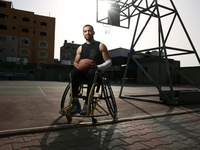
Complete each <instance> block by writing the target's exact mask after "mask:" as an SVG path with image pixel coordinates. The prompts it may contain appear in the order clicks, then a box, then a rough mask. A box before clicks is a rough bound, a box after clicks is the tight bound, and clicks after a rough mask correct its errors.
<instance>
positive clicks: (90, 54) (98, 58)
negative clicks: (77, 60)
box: [81, 41, 104, 65]
mask: <svg viewBox="0 0 200 150" xmlns="http://www.w3.org/2000/svg"><path fill="white" fill-rule="evenodd" d="M99 45H100V42H98V41H95V42H94V43H92V44H87V43H84V44H83V45H82V50H81V59H91V60H93V61H94V62H95V63H96V64H97V65H99V64H102V63H103V62H104V60H103V56H102V54H101V52H100V50H99Z"/></svg>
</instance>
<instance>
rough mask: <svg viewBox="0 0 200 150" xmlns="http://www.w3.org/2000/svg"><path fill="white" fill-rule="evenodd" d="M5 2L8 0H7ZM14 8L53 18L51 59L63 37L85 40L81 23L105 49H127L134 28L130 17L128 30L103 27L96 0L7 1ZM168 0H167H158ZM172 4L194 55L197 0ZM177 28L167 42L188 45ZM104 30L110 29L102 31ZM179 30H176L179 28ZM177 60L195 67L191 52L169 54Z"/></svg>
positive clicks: (199, 29) (199, 27)
mask: <svg viewBox="0 0 200 150" xmlns="http://www.w3.org/2000/svg"><path fill="white" fill-rule="evenodd" d="M8 1H9V0H8ZM10 1H12V4H13V5H12V6H13V8H15V9H19V10H25V11H30V12H34V13H35V14H37V15H42V16H50V17H54V18H56V26H55V47H54V50H55V52H54V58H55V59H60V47H61V46H62V45H63V43H64V40H67V42H69V43H71V42H72V41H74V43H76V44H83V43H84V42H85V39H84V37H83V34H82V28H83V26H84V25H85V24H91V25H93V26H94V29H95V35H94V37H95V40H97V41H100V42H102V43H104V44H105V45H106V46H107V48H108V50H111V49H115V48H119V47H122V48H126V49H130V47H131V42H132V37H133V33H134V29H135V22H134V21H135V20H134V18H133V19H131V25H130V28H129V29H125V28H120V27H112V28H108V27H105V26H104V25H103V24H101V23H98V22H96V0H57V1H55V0H10ZM162 1H169V0H162ZM174 4H175V6H176V8H177V10H178V12H179V14H180V16H181V19H182V20H183V22H184V25H185V27H186V29H187V31H188V33H189V35H190V38H191V39H192V42H193V44H194V46H195V48H196V51H197V53H198V55H200V19H199V16H198V15H199V14H200V9H199V8H200V0H174ZM180 29H181V28H180V27H179V26H177V27H176V28H175V29H174V30H175V31H174V34H173V35H172V38H171V39H172V40H171V41H170V40H169V41H170V42H169V43H170V44H172V45H173V46H176V44H178V45H177V46H178V47H181V46H184V47H183V48H185V47H186V48H189V47H190V46H189V47H188V45H187V40H186V41H185V39H183V37H184V35H182V30H180ZM105 30H110V34H106V33H105ZM155 30H156V29H150V31H148V32H147V34H144V35H145V36H144V38H143V39H142V38H141V41H140V42H138V45H137V46H136V47H135V50H136V51H137V49H141V48H143V46H147V47H148V46H149V45H150V46H152V43H153V41H154V40H153V38H151V37H148V36H149V35H155V34H154V33H155V32H154V31H155ZM179 30H180V31H179ZM173 59H175V60H180V61H181V66H182V67H187V66H199V62H198V61H197V58H196V57H195V55H193V54H192V55H185V56H179V57H173Z"/></svg>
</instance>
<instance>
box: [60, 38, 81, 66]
mask: <svg viewBox="0 0 200 150" xmlns="http://www.w3.org/2000/svg"><path fill="white" fill-rule="evenodd" d="M79 46H80V44H74V42H73V41H72V43H67V40H65V41H64V44H63V46H62V47H61V48H60V62H61V64H63V65H72V64H73V62H74V59H75V56H76V50H77V48H78V47H79Z"/></svg>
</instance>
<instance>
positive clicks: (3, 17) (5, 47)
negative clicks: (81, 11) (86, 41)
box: [0, 1, 55, 66]
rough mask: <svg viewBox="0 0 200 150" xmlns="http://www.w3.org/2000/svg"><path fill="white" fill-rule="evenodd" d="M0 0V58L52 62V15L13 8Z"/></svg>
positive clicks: (53, 29) (53, 31)
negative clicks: (41, 14)
mask: <svg viewBox="0 0 200 150" xmlns="http://www.w3.org/2000/svg"><path fill="white" fill-rule="evenodd" d="M11 6H12V2H7V1H0V60H1V61H15V60H16V59H19V58H20V59H26V60H27V61H28V62H30V63H37V64H38V66H40V64H42V63H47V64H53V62H54V39H55V18H52V17H46V16H40V15H35V14H34V13H33V12H28V11H22V10H17V9H14V8H12V7H11Z"/></svg>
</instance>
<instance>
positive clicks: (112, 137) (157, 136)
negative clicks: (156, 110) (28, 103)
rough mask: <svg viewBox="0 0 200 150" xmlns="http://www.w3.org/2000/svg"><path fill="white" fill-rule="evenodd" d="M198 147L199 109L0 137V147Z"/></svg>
mask: <svg viewBox="0 0 200 150" xmlns="http://www.w3.org/2000/svg"><path fill="white" fill-rule="evenodd" d="M79 149H80V150H83V149H87V150H94V149H95V150H98V149H99V150H106V149H111V150H148V149H151V150H199V149H200V113H190V114H182V115H173V116H165V117H157V118H151V119H144V120H133V121H127V122H119V123H115V124H105V125H99V126H88V127H80V128H70V129H65V130H60V131H55V132H46V133H37V134H36V133H35V134H26V135H17V136H10V137H4V138H0V150H79Z"/></svg>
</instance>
